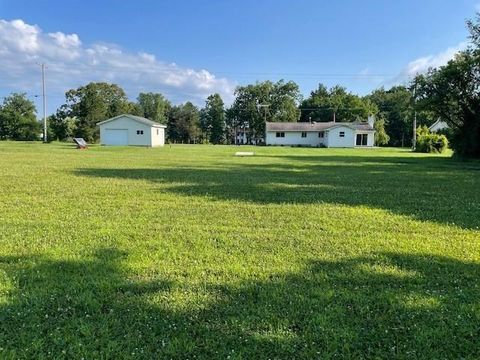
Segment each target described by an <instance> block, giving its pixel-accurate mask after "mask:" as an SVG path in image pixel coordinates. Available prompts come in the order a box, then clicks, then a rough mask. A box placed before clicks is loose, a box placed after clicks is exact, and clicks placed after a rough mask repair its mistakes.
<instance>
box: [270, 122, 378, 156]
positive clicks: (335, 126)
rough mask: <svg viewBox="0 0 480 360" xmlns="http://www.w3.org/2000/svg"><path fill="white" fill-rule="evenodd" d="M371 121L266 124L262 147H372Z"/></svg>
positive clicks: (372, 129)
mask: <svg viewBox="0 0 480 360" xmlns="http://www.w3.org/2000/svg"><path fill="white" fill-rule="evenodd" d="M373 122H374V119H373V117H370V118H369V119H368V122H361V123H359V122H354V123H347V122H333V121H332V122H317V123H316V122H312V123H310V122H267V125H266V132H265V143H266V144H267V145H286V146H292V145H293V146H295V145H297V146H325V147H344V148H349V147H373V146H374V135H375V130H374V128H373Z"/></svg>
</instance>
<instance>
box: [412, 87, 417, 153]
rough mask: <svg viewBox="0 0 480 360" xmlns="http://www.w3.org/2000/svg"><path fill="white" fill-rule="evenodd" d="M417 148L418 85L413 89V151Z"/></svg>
mask: <svg viewBox="0 0 480 360" xmlns="http://www.w3.org/2000/svg"><path fill="white" fill-rule="evenodd" d="M416 148H417V83H416V82H415V86H414V88H413V137H412V150H413V151H415V149H416Z"/></svg>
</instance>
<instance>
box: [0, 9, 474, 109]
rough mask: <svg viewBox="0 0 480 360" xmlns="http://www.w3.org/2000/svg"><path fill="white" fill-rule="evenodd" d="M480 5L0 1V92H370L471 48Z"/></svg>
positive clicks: (53, 95) (174, 95) (52, 100)
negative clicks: (256, 86) (259, 85)
mask: <svg viewBox="0 0 480 360" xmlns="http://www.w3.org/2000/svg"><path fill="white" fill-rule="evenodd" d="M479 3H480V2H479V1H478V0H450V1H438V0H437V1H433V0H424V1H421V0H417V1H413V0H403V1H386V0H384V1H381V0H370V1H367V0H365V1H353V0H350V1H346V0H344V1H341V0H340V1H328V2H327V1H319V0H317V1H315V0H296V1H294V0H290V1H287V0H263V1H258V0H257V1H253V0H242V1H233V0H232V1H228V0H223V1H220V0H211V1H199V0H197V1H193V0H192V1H180V0H176V1H173V0H165V1H142V0H137V1H126V0H125V1H119V0H117V1H102V0H97V1H85V0H84V1H53V0H52V1H41V0H38V1H36V2H34V3H32V2H31V1H23V0H15V1H10V0H0V19H1V20H0V96H4V95H5V94H8V93H9V92H11V91H26V92H27V93H28V94H29V95H31V96H33V95H34V94H38V93H39V91H40V76H39V68H38V65H36V63H38V62H46V63H47V64H48V70H47V76H48V80H49V81H48V82H47V85H48V89H49V95H50V96H49V104H50V106H49V112H51V111H53V110H54V108H55V107H56V106H58V105H59V104H60V103H62V101H63V94H64V92H65V90H67V89H69V88H71V87H76V86H80V85H82V84H85V83H87V82H89V81H111V82H116V83H118V84H120V85H121V86H122V87H124V88H125V90H126V92H127V94H128V95H129V96H130V97H131V98H132V99H133V98H135V97H136V95H137V94H138V92H139V91H159V92H163V93H165V94H166V95H167V97H169V98H170V99H171V100H172V101H173V102H175V103H178V102H183V101H187V100H191V101H194V102H195V103H197V104H202V102H203V100H204V98H205V97H206V96H208V94H209V93H211V92H220V93H221V94H222V95H223V96H224V97H225V98H226V100H227V102H229V101H231V99H232V92H233V89H234V88H235V86H237V85H241V84H246V83H251V82H255V81H256V80H265V79H270V80H278V79H281V78H284V79H286V80H294V81H296V82H297V83H298V84H299V85H300V88H301V91H302V93H303V94H304V95H305V96H308V94H309V92H310V91H311V90H312V89H314V88H316V87H317V85H318V83H319V82H323V83H325V84H327V85H328V86H332V85H334V84H337V83H338V84H341V85H344V86H346V87H347V88H348V89H349V90H351V91H353V92H355V93H359V94H366V93H368V92H369V91H371V90H372V89H374V88H376V87H378V86H381V85H385V86H390V85H392V84H394V83H398V82H402V81H406V80H407V79H408V78H409V77H410V76H412V75H413V74H414V73H416V72H422V71H425V70H426V68H428V66H438V65H441V64H443V63H444V62H445V61H447V60H448V59H449V58H451V56H453V54H454V53H455V52H456V51H458V50H459V49H461V48H463V47H465V45H466V44H465V40H466V37H467V31H466V30H465V24H464V23H465V19H466V18H471V17H473V15H474V13H475V10H476V9H479Z"/></svg>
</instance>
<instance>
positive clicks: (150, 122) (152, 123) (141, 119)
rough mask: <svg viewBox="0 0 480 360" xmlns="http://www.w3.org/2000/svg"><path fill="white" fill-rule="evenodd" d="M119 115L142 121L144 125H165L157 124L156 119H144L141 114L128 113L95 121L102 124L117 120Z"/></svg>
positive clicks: (163, 126)
mask: <svg viewBox="0 0 480 360" xmlns="http://www.w3.org/2000/svg"><path fill="white" fill-rule="evenodd" d="M121 117H128V118H130V119H132V120H134V121H137V122H139V123H142V124H145V125H148V126H153V127H160V128H166V126H165V125H163V124H159V123H157V122H156V121H152V120H149V119H146V118H144V117H141V116H135V115H130V114H121V115H118V116H115V117H113V118H110V119H107V120H103V121H100V122H99V123H97V125H102V124H106V123H108V122H110V121H113V120H117V119H119V118H121Z"/></svg>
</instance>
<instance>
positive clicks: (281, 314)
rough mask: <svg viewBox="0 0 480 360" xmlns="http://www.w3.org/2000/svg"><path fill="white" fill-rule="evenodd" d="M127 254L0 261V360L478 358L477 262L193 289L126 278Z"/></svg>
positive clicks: (365, 266)
mask: <svg viewBox="0 0 480 360" xmlns="http://www.w3.org/2000/svg"><path fill="white" fill-rule="evenodd" d="M125 257H126V254H122V253H120V252H118V251H115V250H102V251H99V252H98V253H97V254H96V255H95V257H93V258H92V259H91V260H84V261H55V260H51V259H46V258H42V257H3V258H0V271H1V272H3V274H4V275H5V277H4V280H5V281H7V283H10V284H11V289H10V290H9V291H8V292H7V293H6V294H3V296H4V300H2V302H1V303H0V356H1V357H2V358H62V357H63V358H81V357H84V358H116V359H119V358H146V359H151V358H204V359H212V358H223V359H225V358H227V356H230V357H231V358H257V359H258V358H319V357H321V358H334V357H340V358H355V359H358V358H374V357H376V358H392V357H399V358H415V359H418V358H478V357H479V356H480V343H479V342H478V339H479V337H480V325H479V324H480V313H479V308H480V307H479V306H480V302H479V299H480V287H479V283H478V279H479V278H480V265H479V264H474V263H466V262H461V261H457V260H454V259H448V258H443V257H435V256H420V255H418V256H414V255H401V254H390V253H385V254H376V255H373V256H372V257H360V258H353V259H346V260H340V261H333V262H325V261H315V262H312V263H310V264H307V265H306V267H305V269H304V271H303V272H300V273H290V274H289V273H287V274H272V275H271V276H270V278H269V279H268V280H265V281H249V282H243V283H238V284H235V285H226V284H224V285H218V284H207V285H206V287H204V288H202V289H201V290H200V289H195V288H193V287H191V285H189V284H179V283H173V282H171V281H165V280H164V279H151V280H150V281H147V282H145V281H132V280H127V279H128V276H127V275H128V274H126V272H125V270H123V268H122V263H123V261H124V259H125ZM1 272H0V274H1ZM182 290H183V291H185V293H186V294H189V296H194V295H195V292H196V291H197V292H205V293H206V294H207V295H209V296H210V297H211V298H213V299H215V301H213V302H208V303H206V304H203V305H202V306H198V307H197V308H188V307H180V306H171V305H172V303H174V300H173V299H174V297H171V296H170V295H171V294H172V292H173V291H177V292H178V291H182ZM168 299H170V300H168ZM174 305H175V304H174ZM173 309H176V310H173Z"/></svg>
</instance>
